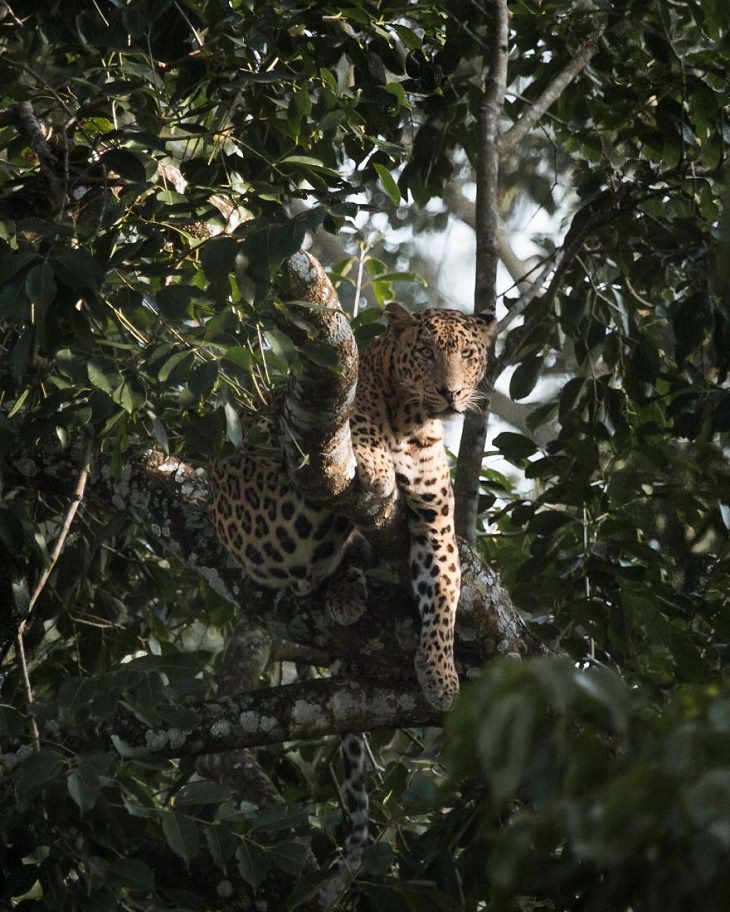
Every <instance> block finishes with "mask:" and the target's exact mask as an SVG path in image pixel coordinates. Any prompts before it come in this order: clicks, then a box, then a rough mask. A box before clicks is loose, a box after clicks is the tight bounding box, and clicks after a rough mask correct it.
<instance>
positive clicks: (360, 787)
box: [318, 734, 369, 912]
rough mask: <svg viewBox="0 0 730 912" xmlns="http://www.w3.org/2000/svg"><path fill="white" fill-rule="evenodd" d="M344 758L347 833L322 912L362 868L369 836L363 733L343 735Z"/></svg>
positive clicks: (322, 894)
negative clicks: (364, 850)
mask: <svg viewBox="0 0 730 912" xmlns="http://www.w3.org/2000/svg"><path fill="white" fill-rule="evenodd" d="M342 761H343V765H344V768H345V783H344V796H345V811H346V815H347V836H346V838H345V843H344V849H343V853H342V856H341V857H340V858H339V859H338V860H337V862H336V864H335V874H334V875H333V876H332V879H331V880H329V881H328V882H327V884H326V885H325V886H324V887H323V888H322V889H321V890H320V892H319V896H318V905H319V908H320V909H321V910H322V912H329V910H334V909H335V908H336V907H337V905H338V903H339V901H340V899H341V898H342V896H343V895H344V893H345V891H346V890H347V888H348V886H349V884H350V883H351V882H352V879H353V878H354V876H355V875H356V874H357V872H358V871H359V870H360V865H361V862H362V853H363V849H364V848H365V846H366V844H367V839H368V824H369V814H368V808H369V801H368V793H367V781H366V780H367V777H366V772H365V736H364V735H362V734H348V735H344V736H343V738H342Z"/></svg>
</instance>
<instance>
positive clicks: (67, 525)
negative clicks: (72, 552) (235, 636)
mask: <svg viewBox="0 0 730 912" xmlns="http://www.w3.org/2000/svg"><path fill="white" fill-rule="evenodd" d="M29 107H30V106H29ZM31 113H32V109H31ZM90 466H91V448H90V447H89V446H87V447H86V449H85V452H84V459H83V466H82V468H81V472H80V473H79V478H78V481H77V482H76V488H75V490H74V493H73V500H72V501H71V504H70V506H69V508H68V510H67V512H66V516H65V518H64V520H63V525H62V526H61V531H60V532H59V533H58V538H57V539H56V544H55V547H54V548H53V553H52V554H51V559H50V561H49V562H48V566H47V567H46V568H45V569H44V571H43V573H41V575H40V578H39V579H38V582H37V583H36V587H35V589H34V590H33V594H32V595H31V597H30V600H29V602H28V610H27V613H26V615H25V617H24V618H23V620H22V621H21V622H20V626H19V627H18V633H17V636H16V645H17V649H18V658H19V660H20V669H21V673H22V675H23V686H24V687H25V695H26V699H27V700H28V703H29V704H30V703H32V702H33V687H32V685H31V683H30V675H29V673H28V663H27V661H26V656H25V642H24V638H25V631H26V628H27V626H28V622H29V620H30V618H31V614H32V613H33V609H34V608H35V605H36V602H37V601H38V599H39V597H40V594H41V592H43V589H44V588H45V585H46V583H47V582H48V579H49V577H50V575H51V573H53V570H54V568H55V566H56V564H57V563H58V559H59V558H60V556H61V552H62V551H63V546H64V545H65V544H66V539H67V538H68V533H69V532H70V530H71V523H72V522H73V521H74V516H76V511H77V510H78V508H79V505H80V504H81V501H82V500H83V497H84V491H85V489H86V481H87V479H88V477H89V468H90ZM30 730H31V736H32V738H33V746H34V748H35V750H36V751H38V750H40V734H39V731H38V724H37V723H36V720H35V718H34V717H33V716H31V717H30Z"/></svg>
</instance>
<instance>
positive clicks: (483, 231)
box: [454, 0, 509, 543]
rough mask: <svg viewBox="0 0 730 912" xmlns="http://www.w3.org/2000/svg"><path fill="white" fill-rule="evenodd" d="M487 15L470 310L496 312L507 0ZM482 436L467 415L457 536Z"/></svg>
mask: <svg viewBox="0 0 730 912" xmlns="http://www.w3.org/2000/svg"><path fill="white" fill-rule="evenodd" d="M487 9H488V11H489V12H488V15H487V37H486V41H487V46H488V50H487V63H488V65H489V73H488V76H487V78H486V80H485V84H484V96H483V99H482V104H481V107H480V109H479V117H478V126H477V129H478V142H477V206H476V247H477V255H476V283H475V288H474V310H475V312H476V313H495V312H496V309H497V264H498V262H499V248H498V245H497V229H498V224H499V216H498V202H499V150H498V138H499V118H500V116H501V114H502V109H503V107H504V95H505V90H506V86H507V59H508V55H509V48H508V35H509V30H508V17H507V2H506V0H491V2H490V3H489V5H488V7H487ZM491 390H492V384H491V383H490V382H489V381H488V380H487V382H485V383H484V384H483V387H482V391H483V392H484V394H485V396H486V397H488V396H489V394H490V393H491ZM486 436H487V412H486V411H485V412H484V414H482V415H480V414H478V413H475V412H470V413H468V414H467V416H466V419H465V421H464V430H463V433H462V436H461V445H460V447H459V460H458V463H457V467H456V478H455V482H454V496H455V500H456V507H455V510H456V513H455V526H456V532H457V534H458V535H460V536H462V537H463V538H465V539H466V540H467V541H469V542H471V543H473V542H474V541H475V540H476V527H477V513H478V502H479V474H480V472H481V467H482V459H483V456H484V443H485V440H486Z"/></svg>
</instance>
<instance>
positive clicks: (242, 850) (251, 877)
mask: <svg viewBox="0 0 730 912" xmlns="http://www.w3.org/2000/svg"><path fill="white" fill-rule="evenodd" d="M236 861H237V862H238V873H239V874H240V875H241V877H243V879H244V880H245V881H246V883H247V884H248V885H249V886H250V887H251V889H252V890H254V891H256V890H258V888H259V884H260V883H261V882H262V881H263V879H264V878H265V877H266V875H267V874H268V872H269V869H270V867H271V862H270V861H269V859H268V856H267V855H266V852H264V850H263V849H262V848H260V847H259V846H257V845H256V843H254V842H250V841H249V840H245V841H244V842H243V843H241V845H240V846H239V847H238V849H237V850H236Z"/></svg>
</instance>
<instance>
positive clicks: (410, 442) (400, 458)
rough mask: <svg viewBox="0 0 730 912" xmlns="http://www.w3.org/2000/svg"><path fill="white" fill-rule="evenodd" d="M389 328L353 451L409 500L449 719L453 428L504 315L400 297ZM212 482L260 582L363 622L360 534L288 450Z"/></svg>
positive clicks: (244, 559) (354, 820)
mask: <svg viewBox="0 0 730 912" xmlns="http://www.w3.org/2000/svg"><path fill="white" fill-rule="evenodd" d="M384 319H385V324H386V328H385V331H384V332H382V333H381V334H380V335H379V336H378V337H377V338H376V340H375V341H374V342H373V343H372V344H371V345H369V346H368V347H366V348H365V349H364V350H363V351H362V352H361V354H360V363H359V370H358V381H357V387H356V391H355V398H354V403H353V405H352V410H351V414H350V417H349V425H350V434H351V440H352V448H353V452H354V456H355V461H356V473H357V476H358V478H359V481H360V483H361V484H362V486H363V487H364V488H365V489H366V490H368V491H369V492H371V493H372V494H373V495H374V496H375V497H378V498H383V499H387V498H389V497H392V496H394V495H397V494H398V493H399V494H400V495H401V496H402V497H403V498H404V501H405V506H406V516H407V525H408V532H409V538H410V543H409V570H410V577H411V579H410V586H411V590H412V594H413V597H414V599H415V602H416V604H417V608H418V613H419V615H420V621H421V629H420V634H419V642H418V647H417V651H416V655H415V663H414V664H415V671H416V676H417V679H418V682H419V684H420V687H421V690H422V692H423V694H424V696H425V697H426V699H427V700H428V702H429V703H430V704H431V705H432V706H433V707H434V708H435V709H436V710H439V711H446V710H448V709H449V708H450V707H451V706H452V704H453V701H454V699H455V697H456V695H457V693H458V690H459V678H458V675H457V672H456V668H455V665H454V628H455V618H456V610H457V605H458V601H459V595H460V588H461V571H460V566H459V554H458V546H457V539H456V533H455V528H454V493H453V488H452V484H451V477H450V470H449V462H448V456H447V452H446V447H445V443H444V421H445V420H446V419H449V418H452V417H454V416H456V415H459V414H463V413H465V412H466V411H468V410H479V408H480V402H481V398H482V396H483V394H482V393H481V392H480V383H481V381H482V379H483V377H484V375H485V372H486V369H487V365H488V359H489V353H490V350H491V347H492V344H493V338H494V333H495V330H496V321H495V317H494V314H492V313H483V314H466V313H463V312H461V311H459V310H450V309H426V310H419V311H410V310H408V309H406V308H405V307H403V306H402V305H401V304H399V303H397V302H391V303H389V304H388V305H386V307H385V308H384ZM268 420H269V419H266V421H268ZM211 486H212V492H213V500H212V508H213V518H214V525H215V527H216V530H217V533H218V537H219V538H220V540H221V541H222V543H223V544H224V546H225V547H226V548H227V549H228V551H230V552H231V554H232V555H233V557H234V558H235V559H236V560H237V561H238V563H239V564H240V565H241V566H242V567H243V569H244V570H245V572H246V573H247V575H248V576H249V577H250V578H251V579H252V580H253V581H255V582H256V583H258V584H260V585H262V586H265V587H268V588H272V589H291V590H293V591H294V592H295V593H298V594H300V595H306V594H309V593H311V592H313V591H314V590H316V589H317V588H318V587H320V586H322V585H326V586H327V593H326V598H325V601H326V605H327V608H328V611H329V613H330V615H331V617H332V618H333V620H334V621H335V622H337V623H341V624H351V623H354V622H356V621H357V620H358V619H359V618H360V617H361V616H362V614H363V613H364V611H365V610H366V607H367V585H366V577H365V573H364V572H363V569H362V568H361V567H360V566H358V564H357V561H356V560H352V559H351V555H352V554H353V553H356V551H357V547H356V545H355V543H356V541H357V535H358V533H357V530H356V529H354V527H353V525H352V523H351V522H350V521H349V520H348V519H346V518H345V517H342V516H337V515H334V514H333V513H331V512H328V511H327V510H325V509H323V508H322V506H321V505H319V504H317V503H315V502H313V501H312V500H310V499H309V498H307V496H306V495H305V494H304V493H302V492H301V491H299V490H297V489H296V488H295V487H294V486H293V485H292V483H291V481H290V480H289V477H288V475H287V472H286V469H285V467H284V464H283V461H282V459H281V458H280V457H279V455H278V454H277V453H275V452H274V453H268V454H261V453H257V452H256V451H255V450H254V449H250V448H242V449H241V450H240V451H239V452H238V453H237V454H236V455H235V456H234V457H232V458H230V459H229V460H228V461H226V462H222V463H219V464H217V465H216V466H214V468H213V472H212V475H211ZM363 755H364V751H363V746H362V741H361V740H360V739H359V738H358V736H357V735H349V736H346V737H345V739H344V741H343V757H344V761H345V769H346V781H347V787H346V799H347V813H348V814H349V817H350V834H349V836H348V839H347V841H346V847H345V855H346V858H347V859H348V863H349V866H350V867H351V868H352V869H356V868H357V867H358V865H359V858H360V855H361V852H362V847H363V845H364V843H365V840H366V838H367V794H366V791H365V785H364V756H363Z"/></svg>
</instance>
